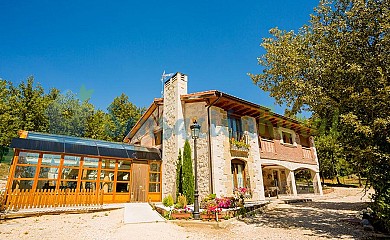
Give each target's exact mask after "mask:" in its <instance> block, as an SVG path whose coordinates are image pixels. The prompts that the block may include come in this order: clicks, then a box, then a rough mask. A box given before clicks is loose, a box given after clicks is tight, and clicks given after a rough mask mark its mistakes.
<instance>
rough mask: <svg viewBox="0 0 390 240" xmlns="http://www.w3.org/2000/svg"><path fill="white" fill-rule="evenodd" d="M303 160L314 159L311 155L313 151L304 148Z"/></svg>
mask: <svg viewBox="0 0 390 240" xmlns="http://www.w3.org/2000/svg"><path fill="white" fill-rule="evenodd" d="M302 152H303V158H308V159H312V158H313V155H312V154H311V149H310V148H307V147H302Z"/></svg>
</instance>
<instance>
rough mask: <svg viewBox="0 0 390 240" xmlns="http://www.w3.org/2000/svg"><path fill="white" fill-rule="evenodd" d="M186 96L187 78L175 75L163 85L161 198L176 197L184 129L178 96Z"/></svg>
mask: <svg viewBox="0 0 390 240" xmlns="http://www.w3.org/2000/svg"><path fill="white" fill-rule="evenodd" d="M183 94H187V76H186V75H184V74H182V73H176V74H175V75H174V76H172V77H171V78H170V79H169V80H167V81H166V82H165V83H164V109H163V144H162V146H163V156H162V197H163V198H164V197H165V196H167V195H169V194H171V195H172V196H175V195H176V163H177V157H178V154H179V148H183V147H184V141H185V139H186V135H187V133H186V128H185V122H184V116H183V106H182V102H181V99H180V96H181V95H183Z"/></svg>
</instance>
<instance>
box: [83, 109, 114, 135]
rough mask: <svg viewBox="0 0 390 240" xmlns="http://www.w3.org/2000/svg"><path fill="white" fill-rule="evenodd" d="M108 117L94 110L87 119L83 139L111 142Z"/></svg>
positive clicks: (100, 111)
mask: <svg viewBox="0 0 390 240" xmlns="http://www.w3.org/2000/svg"><path fill="white" fill-rule="evenodd" d="M110 120H111V119H110V116H109V115H108V114H107V113H105V112H103V111H102V110H97V111H96V110H94V111H93V114H91V115H90V116H88V117H87V125H86V130H85V133H84V137H88V138H93V139H100V140H106V141H111V137H110V135H109V129H110V126H111V124H112V122H111V121H110Z"/></svg>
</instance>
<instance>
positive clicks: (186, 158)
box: [182, 140, 195, 204]
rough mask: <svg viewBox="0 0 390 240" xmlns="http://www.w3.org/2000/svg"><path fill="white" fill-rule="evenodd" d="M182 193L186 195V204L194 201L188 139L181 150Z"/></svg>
mask: <svg viewBox="0 0 390 240" xmlns="http://www.w3.org/2000/svg"><path fill="white" fill-rule="evenodd" d="M182 168H183V195H184V196H186V198H187V201H188V204H192V203H193V202H194V183H195V182H194V173H193V169H192V168H193V165H192V159H191V147H190V143H189V142H188V140H186V141H185V143H184V151H183V167H182Z"/></svg>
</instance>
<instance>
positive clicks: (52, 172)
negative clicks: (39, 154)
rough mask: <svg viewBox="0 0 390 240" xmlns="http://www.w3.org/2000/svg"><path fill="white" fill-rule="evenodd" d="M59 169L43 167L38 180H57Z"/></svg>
mask: <svg viewBox="0 0 390 240" xmlns="http://www.w3.org/2000/svg"><path fill="white" fill-rule="evenodd" d="M57 177H58V168H57V167H51V168H50V167H41V169H39V176H38V178H47V179H57Z"/></svg>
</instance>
